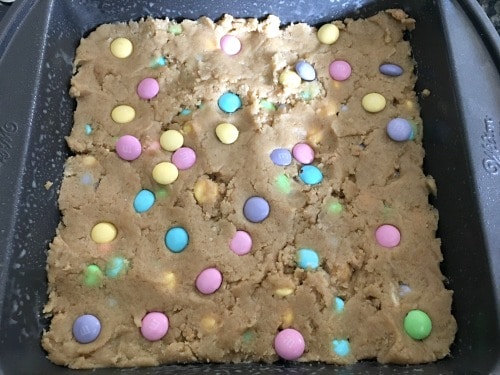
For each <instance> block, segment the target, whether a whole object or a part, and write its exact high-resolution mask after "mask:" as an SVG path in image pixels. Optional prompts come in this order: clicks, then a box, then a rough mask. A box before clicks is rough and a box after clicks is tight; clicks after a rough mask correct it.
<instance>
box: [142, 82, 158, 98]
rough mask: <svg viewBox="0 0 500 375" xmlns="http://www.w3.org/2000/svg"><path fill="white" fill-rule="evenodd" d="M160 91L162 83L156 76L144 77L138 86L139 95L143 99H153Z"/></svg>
mask: <svg viewBox="0 0 500 375" xmlns="http://www.w3.org/2000/svg"><path fill="white" fill-rule="evenodd" d="M159 91H160V85H159V84H158V81H157V80H156V79H154V78H144V79H143V80H142V81H141V82H140V83H139V86H137V95H139V98H141V99H145V100H147V99H152V98H154V97H155V96H156V95H158V92H159Z"/></svg>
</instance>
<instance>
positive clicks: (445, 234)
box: [0, 0, 500, 375]
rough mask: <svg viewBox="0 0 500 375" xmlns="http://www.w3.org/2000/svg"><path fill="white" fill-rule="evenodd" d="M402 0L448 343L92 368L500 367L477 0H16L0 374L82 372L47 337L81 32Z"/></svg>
mask: <svg viewBox="0 0 500 375" xmlns="http://www.w3.org/2000/svg"><path fill="white" fill-rule="evenodd" d="M396 7H398V8H403V9H404V10H405V11H406V12H407V13H408V14H410V16H412V17H413V18H415V19H416V20H417V28H416V30H415V31H414V32H412V33H411V34H409V36H408V37H409V38H410V40H411V43H412V46H413V52H414V58H415V60H416V63H417V74H418V77H419V78H418V82H417V87H416V90H417V92H419V93H420V92H421V91H422V90H423V89H428V90H430V96H428V97H422V98H421V100H420V102H421V106H422V118H423V120H424V147H425V149H426V158H425V164H424V169H425V172H426V173H427V174H430V175H432V176H433V177H434V178H435V180H436V183H437V186H438V195H437V197H436V198H432V199H431V200H432V204H434V205H435V206H436V207H437V208H438V209H439V212H440V221H439V229H438V236H439V237H440V238H441V239H442V251H443V254H444V259H445V260H444V262H443V263H442V270H443V273H444V274H445V276H446V277H447V281H446V284H447V287H448V288H450V289H453V290H454V291H455V294H454V302H453V313H454V315H455V317H456V319H457V322H458V333H457V336H456V340H455V343H454V344H453V346H452V351H451V356H450V357H449V358H446V359H444V360H441V361H439V362H437V363H432V364H427V365H419V366H392V365H388V366H384V365H380V364H377V363H375V362H370V361H365V362H361V363H358V364H355V365H351V366H347V367H340V366H325V365H323V364H319V363H314V364H297V363H277V364H274V365H263V364H241V365H215V364H199V365H186V366H183V365H174V366H164V367H160V368H141V369H100V370H96V371H92V374H118V373H124V374H128V373H134V374H135V373H137V374H198V373H203V372H206V373H220V374H230V373H240V374H275V373H276V374H278V373H280V374H281V373H284V374H404V373H407V374H412V373H415V372H416V373H423V374H431V375H432V374H463V375H466V374H467V375H472V374H490V373H491V374H500V362H499V360H498V358H499V355H500V353H499V344H500V343H499V336H500V335H499V333H500V332H499V311H500V290H499V288H500V78H499V62H500V47H499V44H500V42H499V38H498V34H497V33H496V32H495V29H494V28H493V26H492V25H491V24H489V23H488V20H487V19H486V17H485V16H484V15H482V14H481V12H480V8H479V6H478V5H477V4H476V3H475V1H473V0H460V1H459V0H442V1H437V0H436V1H432V0H401V1H398V0H378V1H375V0H364V1H363V0H356V1H341V0H298V1H263V0H252V1H248V2H245V1H237V0H234V1H233V0H205V1H203V2H202V1H196V0H171V1H154V0H149V1H140V0H122V1H119V2H118V1H112V0H104V1H92V0H38V1H37V0H27V1H21V0H18V1H17V2H16V3H15V4H14V5H12V6H11V7H10V9H9V11H8V13H7V15H6V17H4V18H3V20H2V21H1V23H0V89H1V91H0V374H3V373H4V374H9V375H10V374H67V373H73V372H75V371H72V370H69V369H67V368H63V367H59V366H55V365H53V364H51V363H50V362H49V361H48V360H47V359H46V357H45V353H44V351H43V350H42V348H41V346H40V343H39V342H40V337H41V333H42V330H43V329H44V328H46V327H47V324H48V320H47V319H46V318H45V317H44V316H43V314H42V308H43V305H44V303H45V302H46V288H47V283H46V273H45V261H46V249H47V248H48V244H49V242H50V241H51V239H52V238H53V236H54V234H55V229H56V226H57V224H58V222H59V218H60V217H59V211H58V209H57V189H58V188H59V186H60V183H61V179H62V172H63V164H64V161H65V159H66V157H67V156H68V155H69V150H68V148H67V146H66V143H65V139H64V137H65V136H66V135H68V134H69V132H70V129H71V126H72V112H73V110H74V108H75V102H74V101H73V100H72V99H71V98H70V97H69V95H68V89H69V84H70V78H71V74H72V59H73V57H74V53H75V48H76V46H77V45H78V43H79V40H80V38H81V37H83V36H86V35H88V34H89V32H90V31H92V30H93V29H95V27H96V26H97V25H99V24H101V23H106V22H113V21H127V20H130V19H139V18H141V17H143V16H154V17H169V18H176V19H183V18H190V19H194V18H198V17H199V16H202V15H205V16H209V17H212V18H219V17H220V16H221V15H222V14H224V13H232V14H233V15H235V16H237V17H263V16H265V15H267V14H276V15H278V16H279V17H280V18H281V19H282V21H283V22H284V23H290V22H299V21H303V22H308V23H311V24H321V23H324V22H327V21H330V20H331V19H333V18H335V19H339V18H344V17H353V18H359V17H367V16H370V15H373V14H375V13H376V12H377V11H379V10H382V9H386V8H396ZM47 182H50V183H53V185H52V187H50V188H48V185H46V183H47ZM80 372H82V373H87V372H89V373H90V371H80Z"/></svg>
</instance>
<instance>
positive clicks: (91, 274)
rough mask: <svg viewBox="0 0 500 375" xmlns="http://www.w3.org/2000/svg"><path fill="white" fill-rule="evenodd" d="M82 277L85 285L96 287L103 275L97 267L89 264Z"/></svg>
mask: <svg viewBox="0 0 500 375" xmlns="http://www.w3.org/2000/svg"><path fill="white" fill-rule="evenodd" d="M84 277H85V285H87V286H90V287H96V286H100V285H101V282H102V278H103V274H102V271H101V269H100V268H99V266H97V265H95V264H91V265H89V266H87V268H86V269H85V272H84Z"/></svg>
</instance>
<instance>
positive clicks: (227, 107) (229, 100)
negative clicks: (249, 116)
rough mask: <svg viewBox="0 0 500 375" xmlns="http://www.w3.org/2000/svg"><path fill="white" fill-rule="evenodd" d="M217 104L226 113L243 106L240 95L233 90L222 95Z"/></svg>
mask: <svg viewBox="0 0 500 375" xmlns="http://www.w3.org/2000/svg"><path fill="white" fill-rule="evenodd" d="M217 104H218V105H219V108H220V109H221V110H222V111H224V112H226V113H233V112H236V111H237V110H238V109H240V108H241V99H240V97H239V96H238V95H236V94H234V93H232V92H226V93H224V94H222V95H221V96H220V98H219V100H218V101H217Z"/></svg>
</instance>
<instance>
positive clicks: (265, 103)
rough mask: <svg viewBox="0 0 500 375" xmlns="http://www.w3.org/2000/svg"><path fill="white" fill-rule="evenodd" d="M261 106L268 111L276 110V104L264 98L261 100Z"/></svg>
mask: <svg viewBox="0 0 500 375" xmlns="http://www.w3.org/2000/svg"><path fill="white" fill-rule="evenodd" d="M260 108H262V109H265V110H267V111H276V107H275V105H274V104H273V103H271V102H270V101H269V100H266V99H262V100H261V101H260Z"/></svg>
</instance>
